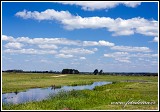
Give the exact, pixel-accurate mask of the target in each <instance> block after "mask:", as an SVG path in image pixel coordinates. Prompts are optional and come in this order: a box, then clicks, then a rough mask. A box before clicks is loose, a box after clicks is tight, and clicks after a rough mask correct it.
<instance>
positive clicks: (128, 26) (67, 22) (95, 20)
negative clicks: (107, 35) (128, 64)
mask: <svg viewBox="0 0 160 112" xmlns="http://www.w3.org/2000/svg"><path fill="white" fill-rule="evenodd" d="M15 15H16V16H18V17H21V18H24V19H35V20H56V21H59V22H60V23H61V24H63V25H64V28H66V29H68V30H74V29H86V28H92V29H97V28H106V29H107V30H108V31H110V32H113V36H119V35H133V34H135V33H138V34H142V35H146V36H157V35H158V21H155V20H147V19H144V18H140V17H135V18H131V19H122V18H116V19H113V18H110V17H97V16H93V17H81V16H78V15H77V16H75V15H72V14H71V13H70V12H68V11H55V10H54V9H47V10H45V11H42V12H37V11H33V12H31V11H26V10H24V11H20V12H17V13H16V14H15Z"/></svg>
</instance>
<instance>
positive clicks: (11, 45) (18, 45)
mask: <svg viewBox="0 0 160 112" xmlns="http://www.w3.org/2000/svg"><path fill="white" fill-rule="evenodd" d="M23 46H24V45H23V44H21V43H17V42H9V43H7V44H6V45H5V47H6V48H13V49H14V48H15V49H21V48H22V47H23Z"/></svg>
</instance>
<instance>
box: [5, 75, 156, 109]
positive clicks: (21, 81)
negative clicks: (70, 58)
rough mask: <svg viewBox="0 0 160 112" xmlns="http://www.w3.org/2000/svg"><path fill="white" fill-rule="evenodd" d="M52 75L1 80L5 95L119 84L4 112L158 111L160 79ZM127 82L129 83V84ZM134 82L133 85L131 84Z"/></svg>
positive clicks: (63, 95) (7, 77)
mask: <svg viewBox="0 0 160 112" xmlns="http://www.w3.org/2000/svg"><path fill="white" fill-rule="evenodd" d="M53 76H55V75H53V74H19V73H17V74H6V73H3V77H2V90H3V93H4V92H12V91H15V90H17V91H22V90H25V89H28V88H33V87H48V86H51V85H53V84H55V85H57V86H62V85H76V84H88V83H91V82H94V81H114V82H116V83H114V84H109V85H104V86H100V87H96V88H95V89H94V90H82V91H71V92H62V93H60V94H58V95H57V96H54V97H53V96H51V97H50V98H49V99H48V100H43V101H40V102H28V103H24V104H17V105H2V108H3V109H4V110H63V109H71V110H117V109H118V110H121V109H129V110H136V109H138V110H156V109H158V77H152V76H150V77H149V76H110V75H105V76H103V75H96V76H95V75H67V76H63V77H53ZM127 80H128V82H126V81H127ZM130 81H131V82H130ZM139 100H140V102H155V104H152V105H131V104H130V105H129V104H128V105H126V106H125V107H124V105H123V104H118V105H117V104H113V103H114V102H124V103H125V102H127V101H130V102H131V101H133V102H138V101H139Z"/></svg>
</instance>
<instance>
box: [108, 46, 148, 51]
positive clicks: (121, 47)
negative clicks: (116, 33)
mask: <svg viewBox="0 0 160 112" xmlns="http://www.w3.org/2000/svg"><path fill="white" fill-rule="evenodd" d="M111 49H112V50H118V51H127V52H151V50H150V49H149V48H148V47H132V46H113V47H111Z"/></svg>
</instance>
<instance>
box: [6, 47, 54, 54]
mask: <svg viewBox="0 0 160 112" xmlns="http://www.w3.org/2000/svg"><path fill="white" fill-rule="evenodd" d="M4 52H5V53H11V54H13V53H16V54H56V53H57V52H56V51H54V50H38V49H32V48H31V49H16V50H15V49H5V50H4Z"/></svg>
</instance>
